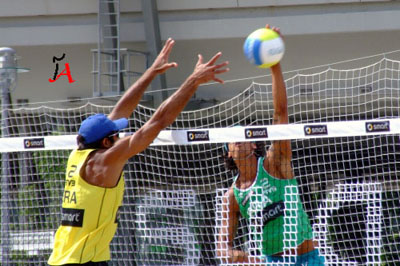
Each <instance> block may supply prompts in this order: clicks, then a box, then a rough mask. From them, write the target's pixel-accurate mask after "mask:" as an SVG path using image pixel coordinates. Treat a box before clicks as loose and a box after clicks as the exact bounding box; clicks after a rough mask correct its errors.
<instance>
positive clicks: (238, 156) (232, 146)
mask: <svg viewBox="0 0 400 266" xmlns="http://www.w3.org/2000/svg"><path fill="white" fill-rule="evenodd" d="M253 155H254V156H256V157H257V158H258V157H262V156H264V155H265V145H264V143H263V142H259V141H258V142H231V143H226V144H224V154H223V156H222V157H223V158H224V162H225V167H226V168H227V169H228V170H232V171H236V170H238V168H237V165H236V163H235V161H239V160H245V159H246V158H248V157H249V156H253Z"/></svg>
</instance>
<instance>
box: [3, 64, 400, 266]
mask: <svg viewBox="0 0 400 266" xmlns="http://www.w3.org/2000/svg"><path fill="white" fill-rule="evenodd" d="M266 80H267V81H268V77H266ZM285 82H286V87H287V94H288V103H289V120H290V122H289V123H291V124H303V123H315V122H329V121H355V120H366V119H382V118H396V117H399V111H400V108H399V97H400V62H399V61H396V60H391V59H388V58H382V60H380V61H378V62H376V63H373V64H370V65H368V66H363V67H358V68H355V69H350V70H338V69H333V68H327V69H326V70H324V71H321V72H319V73H309V74H301V73H297V74H295V75H293V76H292V77H290V78H288V79H286V80H285ZM228 85H229V83H228ZM111 109H112V106H102V105H95V104H92V103H87V104H86V105H83V106H80V107H76V108H69V109H57V108H53V107H50V106H46V105H43V106H40V107H24V108H13V109H11V108H10V109H7V111H8V119H7V120H4V118H2V125H3V131H2V132H3V137H8V138H13V137H29V138H30V139H35V137H41V136H54V135H61V136H64V135H66V136H67V135H74V134H76V132H77V131H78V128H79V125H80V123H81V121H82V120H83V119H84V118H86V117H87V116H89V115H91V114H94V113H99V112H100V113H106V114H108V113H110V111H111ZM272 111H273V110H272V94H271V84H270V83H265V84H260V83H252V84H251V85H250V86H249V87H248V88H247V89H245V90H244V91H243V92H242V93H240V94H239V95H237V96H236V97H234V98H232V99H230V100H227V101H225V102H223V103H220V104H217V105H215V106H212V107H209V108H205V109H200V110H196V111H186V112H183V113H181V115H180V116H179V117H178V118H177V120H176V121H175V122H174V123H173V124H172V125H171V126H170V127H169V128H168V129H171V130H175V129H201V128H225V127H231V126H233V125H238V124H240V125H246V126H247V125H270V124H272V121H271V117H272ZM153 113H154V110H153V109H150V108H147V107H144V106H139V107H138V108H137V109H136V110H135V112H134V114H133V116H132V117H131V118H130V119H129V123H130V124H129V130H128V131H131V132H134V131H135V130H137V129H138V128H140V127H141V126H142V125H143V124H144V123H145V122H146V121H147V120H148V119H149V118H150V117H151V115H152V114H153ZM3 114H4V113H3ZM226 130H229V129H226ZM61 143H62V141H61ZM61 143H60V145H61ZM291 143H292V150H293V161H292V164H293V168H294V171H295V176H296V178H297V180H298V183H299V187H298V189H299V191H298V194H299V197H300V198H301V200H302V202H303V206H304V209H305V210H306V212H307V214H308V216H309V218H310V221H311V224H312V225H313V227H314V230H317V229H318V228H317V227H316V226H317V225H318V224H321V218H320V216H321V209H322V210H325V209H327V208H328V207H327V205H326V204H327V203H326V202H327V200H328V199H330V197H332V193H334V192H335V191H337V189H338V185H339V186H340V185H343V184H372V183H373V184H375V183H378V184H380V186H381V194H380V196H379V197H376V198H375V199H374V200H375V201H374V202H375V203H376V202H378V203H379V204H380V206H381V208H380V210H381V212H382V213H381V216H379V217H380V218H379V219H380V225H381V228H380V235H379V237H378V238H379V241H378V242H377V241H375V240H376V239H375V238H373V239H372V240H371V239H370V237H369V234H368V231H369V230H368V229H369V228H368V227H367V226H368V219H370V216H368V213H369V212H368V210H369V208H368V206H369V205H368V204H371V203H368V202H365V201H362V200H360V201H351V200H348V201H341V200H339V199H337V201H336V203H338V202H340V204H339V205H340V206H339V205H338V208H336V209H329V215H325V218H326V219H325V220H326V231H325V232H323V234H324V237H325V238H323V239H324V240H325V243H326V246H327V248H326V250H327V252H328V251H329V252H331V253H329V254H328V255H329V256H331V257H332V258H335V259H336V260H337V261H341V262H343V263H349V264H358V265H367V264H369V263H370V261H369V260H370V258H368V256H367V254H371V253H368V249H369V247H370V243H372V244H371V245H373V250H374V252H375V251H376V252H378V254H375V253H374V258H375V259H376V258H378V257H379V260H380V262H381V263H386V264H387V265H395V264H396V263H398V261H399V260H400V226H399V224H400V211H399V208H398V206H399V201H398V199H399V196H400V186H399V178H398V175H399V172H400V144H399V136H398V135H396V134H378V135H371V136H347V137H334V138H330V137H321V138H318V137H317V138H312V139H304V138H301V139H293V140H292V141H291ZM39 144H40V143H39ZM265 144H266V145H267V146H268V145H269V144H270V143H269V142H268V141H265ZM69 152H70V150H68V149H55V150H53V149H43V150H33V151H30V150H29V149H27V150H25V151H22V152H4V153H2V154H1V156H2V161H1V165H2V176H1V177H2V178H1V180H2V183H1V261H2V264H3V265H6V264H12V265H19V264H21V265H22V264H32V265H38V264H45V263H46V261H47V259H48V257H49V255H50V253H51V247H52V241H53V240H52V239H53V235H54V232H55V230H56V229H57V227H58V225H59V223H60V208H61V199H62V196H63V188H64V175H65V173H64V171H65V165H66V162H67V158H68V155H69ZM222 153H223V143H207V142H205V143H200V144H193V145H181V144H179V143H178V144H176V145H165V146H157V145H152V146H150V147H149V148H148V149H146V150H145V151H144V152H142V153H140V154H138V155H137V156H135V157H133V158H131V159H130V160H129V162H128V164H127V165H126V167H125V177H126V189H125V197H124V202H123V207H122V211H121V219H120V223H119V227H118V230H117V233H116V236H115V237H114V239H113V241H112V245H111V248H112V262H111V265H216V264H219V263H220V260H219V258H217V256H216V252H215V242H216V235H217V233H218V232H217V230H216V223H218V219H217V218H218V217H219V216H218V215H217V213H218V208H220V204H221V202H220V201H219V200H218V199H219V197H218V191H226V190H227V189H228V188H229V187H230V186H231V184H232V182H233V178H234V177H233V174H232V173H231V172H229V171H227V170H226V169H225V167H224V163H223V160H222V159H221V155H222ZM349 193H350V192H349ZM374 193H375V192H372V194H373V195H375V194H374ZM378 203H376V204H378ZM374 206H375V205H374ZM324 208H325V209H324ZM318 233H320V232H318ZM248 234H249V231H248V225H247V224H246V221H244V220H241V221H240V223H239V228H238V233H237V236H236V239H235V246H237V247H238V248H243V249H249V248H251V247H249V243H248V238H247V235H248ZM374 237H375V236H374ZM321 239H322V238H321ZM321 242H323V241H321ZM376 243H378V244H379V247H378V248H377V247H376V246H374V245H375V244H376ZM329 256H328V257H329ZM375 261H376V260H375Z"/></svg>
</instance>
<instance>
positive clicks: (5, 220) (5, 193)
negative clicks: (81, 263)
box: [0, 79, 11, 265]
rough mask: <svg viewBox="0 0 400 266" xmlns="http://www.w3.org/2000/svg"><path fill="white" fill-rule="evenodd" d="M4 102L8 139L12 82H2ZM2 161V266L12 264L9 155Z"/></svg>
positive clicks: (3, 125) (3, 129)
mask: <svg viewBox="0 0 400 266" xmlns="http://www.w3.org/2000/svg"><path fill="white" fill-rule="evenodd" d="M0 85H1V92H2V100H1V114H2V117H1V136H2V137H3V138H6V137H8V136H9V135H10V134H9V121H8V108H9V106H10V103H11V96H10V90H9V89H10V80H9V79H4V80H3V81H0ZM1 159H2V175H1V176H2V180H1V251H2V254H1V265H9V264H10V246H11V245H10V208H9V204H8V203H9V201H10V198H9V195H10V191H9V187H10V177H11V171H10V157H9V154H8V153H2V154H1Z"/></svg>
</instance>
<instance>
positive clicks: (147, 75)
mask: <svg viewBox="0 0 400 266" xmlns="http://www.w3.org/2000/svg"><path fill="white" fill-rule="evenodd" d="M174 44H175V41H174V40H172V39H171V38H169V39H168V40H167V41H166V42H165V44H164V47H163V48H162V50H161V51H160V53H159V54H158V56H157V58H156V59H155V60H154V62H153V64H152V65H151V67H149V68H148V69H147V70H146V71H145V72H144V73H143V75H142V76H141V77H140V78H139V79H138V80H137V81H136V82H135V83H134V84H132V86H131V87H130V88H129V89H128V90H127V91H126V92H125V93H124V95H123V96H122V97H121V99H120V100H119V101H118V102H117V104H116V105H115V107H114V108H113V110H112V111H111V113H110V114H109V115H108V118H110V119H111V120H115V119H119V118H121V117H125V118H128V117H130V116H131V115H132V112H133V110H135V108H136V106H137V105H138V104H139V101H140V99H141V98H142V96H143V93H144V91H145V90H146V89H147V87H148V86H149V85H150V83H151V82H152V81H153V79H154V78H155V77H156V76H157V75H159V74H162V73H164V72H165V71H167V70H168V69H169V68H171V67H177V66H178V64H177V63H175V62H172V63H169V62H168V58H169V55H170V53H171V50H172V47H173V46H174Z"/></svg>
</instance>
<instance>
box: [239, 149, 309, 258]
mask: <svg viewBox="0 0 400 266" xmlns="http://www.w3.org/2000/svg"><path fill="white" fill-rule="evenodd" d="M263 163H264V158H262V157H261V158H259V159H258V169H257V177H256V180H255V181H254V183H253V184H252V185H251V186H250V187H249V188H247V189H244V190H242V189H238V188H237V187H236V180H235V183H234V186H233V192H234V195H235V198H236V201H237V202H238V205H239V208H240V213H241V214H242V216H243V217H245V218H246V219H248V220H249V219H250V215H251V214H250V203H251V202H253V204H254V203H256V204H257V203H259V204H260V205H263V206H262V210H260V212H259V213H258V215H262V217H263V232H262V242H261V243H262V253H263V255H265V256H270V255H273V254H277V253H280V252H282V251H283V237H284V234H283V233H284V230H285V228H284V211H285V204H284V202H285V187H286V186H288V185H293V186H297V181H296V179H278V178H275V177H273V176H271V175H270V174H269V173H268V172H267V171H266V170H265V169H264V166H263ZM237 178H238V177H236V179H237ZM257 190H260V191H257ZM257 192H258V193H257ZM297 207H298V213H297V219H298V220H297V246H298V245H300V244H301V243H303V242H304V241H305V240H307V239H312V229H311V225H310V221H309V219H308V217H307V214H306V213H305V211H304V209H303V205H302V203H301V201H300V200H298V202H297ZM250 228H251V225H250ZM287 229H288V230H289V228H287Z"/></svg>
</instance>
